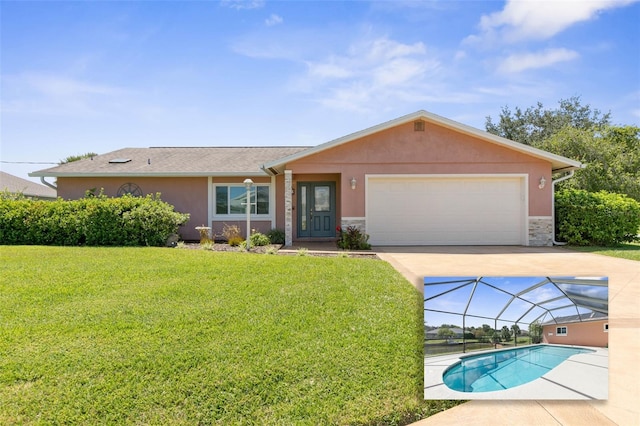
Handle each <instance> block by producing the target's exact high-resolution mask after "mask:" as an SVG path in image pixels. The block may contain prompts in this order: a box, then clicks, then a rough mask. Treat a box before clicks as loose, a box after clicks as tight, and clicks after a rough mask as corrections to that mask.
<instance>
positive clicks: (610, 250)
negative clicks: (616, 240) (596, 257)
mask: <svg viewBox="0 0 640 426" xmlns="http://www.w3.org/2000/svg"><path fill="white" fill-rule="evenodd" d="M568 248H569V249H571V250H576V251H584V252H589V253H597V254H603V255H605V256H613V257H620V258H623V259H630V260H637V261H640V243H628V244H620V245H619V246H617V247H598V246H587V247H577V246H569V247H568Z"/></svg>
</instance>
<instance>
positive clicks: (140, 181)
mask: <svg viewBox="0 0 640 426" xmlns="http://www.w3.org/2000/svg"><path fill="white" fill-rule="evenodd" d="M125 183H135V184H136V185H138V186H139V187H140V189H141V190H142V192H143V193H144V195H147V194H155V193H157V192H160V194H161V196H160V198H161V199H162V200H163V201H166V202H167V203H169V204H171V205H173V206H174V207H175V210H176V211H178V212H181V213H189V214H190V215H191V218H190V220H189V222H187V223H186V224H185V225H184V226H182V227H181V228H180V230H179V232H180V236H181V237H182V238H183V239H185V240H197V239H198V238H199V234H198V231H196V230H195V227H196V226H199V225H203V224H206V223H207V222H208V219H207V211H208V210H207V197H208V194H207V178H206V177H184V178H151V177H149V178H144V177H135V178H134V177H113V178H68V177H66V178H58V180H57V185H58V196H59V197H62V198H64V199H78V198H82V197H84V196H85V192H86V191H87V190H88V189H92V188H95V189H96V190H97V191H98V192H99V191H100V189H101V188H103V189H104V194H105V195H107V196H110V197H115V196H116V195H117V192H118V188H120V186H121V185H123V184H125Z"/></svg>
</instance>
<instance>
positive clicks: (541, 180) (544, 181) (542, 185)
mask: <svg viewBox="0 0 640 426" xmlns="http://www.w3.org/2000/svg"><path fill="white" fill-rule="evenodd" d="M546 183H547V180H546V179H545V178H544V176H542V177H541V178H540V183H539V184H538V188H540V189H542V188H544V185H545V184H546Z"/></svg>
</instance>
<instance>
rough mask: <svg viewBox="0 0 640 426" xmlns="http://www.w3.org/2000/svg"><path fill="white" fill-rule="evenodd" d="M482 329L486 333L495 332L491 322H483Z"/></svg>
mask: <svg viewBox="0 0 640 426" xmlns="http://www.w3.org/2000/svg"><path fill="white" fill-rule="evenodd" d="M482 331H484V334H487V335H491V334H493V328H491V326H490V325H489V324H482Z"/></svg>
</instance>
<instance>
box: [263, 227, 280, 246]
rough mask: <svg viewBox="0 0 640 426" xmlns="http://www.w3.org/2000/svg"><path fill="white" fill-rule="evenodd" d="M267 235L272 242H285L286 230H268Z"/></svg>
mask: <svg viewBox="0 0 640 426" xmlns="http://www.w3.org/2000/svg"><path fill="white" fill-rule="evenodd" d="M267 237H269V240H270V241H271V244H284V231H283V230H281V229H275V228H274V229H272V230H271V231H269V232H267Z"/></svg>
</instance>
